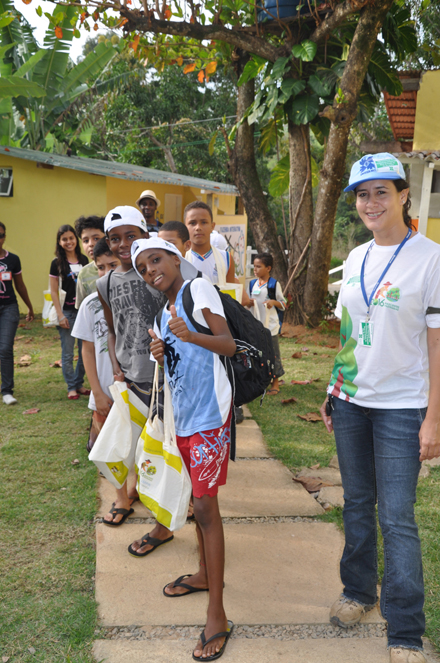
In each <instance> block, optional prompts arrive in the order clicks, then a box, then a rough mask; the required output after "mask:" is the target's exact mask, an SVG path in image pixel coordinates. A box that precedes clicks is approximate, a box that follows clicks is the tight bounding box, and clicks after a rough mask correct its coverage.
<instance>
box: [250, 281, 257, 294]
mask: <svg viewBox="0 0 440 663" xmlns="http://www.w3.org/2000/svg"><path fill="white" fill-rule="evenodd" d="M256 282H257V279H251V280H250V281H249V295H250V296H251V297H252V290H253V289H254V285H255V284H256Z"/></svg>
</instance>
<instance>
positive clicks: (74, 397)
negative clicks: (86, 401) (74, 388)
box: [67, 394, 79, 401]
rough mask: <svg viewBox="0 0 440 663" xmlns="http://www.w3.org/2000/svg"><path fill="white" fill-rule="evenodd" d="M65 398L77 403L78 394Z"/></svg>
mask: <svg viewBox="0 0 440 663" xmlns="http://www.w3.org/2000/svg"><path fill="white" fill-rule="evenodd" d="M67 398H68V399H69V401H77V400H78V398H79V394H71V395H70V396H69V394H67Z"/></svg>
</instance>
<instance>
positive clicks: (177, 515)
mask: <svg viewBox="0 0 440 663" xmlns="http://www.w3.org/2000/svg"><path fill="white" fill-rule="evenodd" d="M157 387H158V368H157V367H156V373H155V380H154V387H153V393H155V395H156V402H157ZM153 402H154V398H153V397H152V398H151V408H150V413H152V412H153ZM156 410H158V408H156ZM136 471H137V474H138V482H137V490H138V493H139V498H140V500H141V502H142V503H143V504H145V506H146V507H147V509H149V510H150V511H151V512H152V513H153V514H154V515H155V517H156V519H157V521H158V522H159V523H160V524H161V525H164V526H165V527H167V528H168V529H169V530H171V531H175V530H178V529H180V528H181V527H183V525H184V524H185V523H186V517H187V515H188V505H189V500H190V497H191V492H192V485H191V479H190V476H189V474H188V470H187V469H186V465H185V463H184V461H183V460H182V457H181V455H180V451H179V448H178V446H177V444H176V433H175V430H174V417H173V410H172V403H171V393H170V390H169V387H168V383H167V381H166V380H165V381H164V421H163V422H162V421H160V419H159V417H158V415H157V414H156V415H155V416H154V418H153V419H148V421H147V423H146V425H145V428H144V430H143V431H142V434H141V437H140V438H139V443H138V448H137V452H136Z"/></svg>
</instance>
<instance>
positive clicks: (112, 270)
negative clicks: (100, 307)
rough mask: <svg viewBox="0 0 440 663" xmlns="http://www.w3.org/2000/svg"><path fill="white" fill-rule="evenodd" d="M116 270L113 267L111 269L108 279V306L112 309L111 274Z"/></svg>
mask: <svg viewBox="0 0 440 663" xmlns="http://www.w3.org/2000/svg"><path fill="white" fill-rule="evenodd" d="M114 271H115V270H114V269H111V270H110V271H109V273H108V279H107V301H108V307H109V309H110V310H111V309H112V307H111V306H110V278H111V275H112V274H113V272H114Z"/></svg>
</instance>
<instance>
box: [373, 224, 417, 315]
mask: <svg viewBox="0 0 440 663" xmlns="http://www.w3.org/2000/svg"><path fill="white" fill-rule="evenodd" d="M411 233H412V230H411V228H409V230H408V232H407V234H406V237H405V238H404V239H403V240H402V242H401V243H400V244H399V246H398V247H397V249H396V250H395V251H394V254H393V255H392V257H391V259H390V261H389V263H388V265H387V266H386V267H385V269H384V270H383V272H382V274H381V275H380V277H379V280H378V281H377V283H376V285H375V286H374V288H373V290H372V291H371V295H370V297H369V298H368V297H367V291H366V290H365V279H364V276H365V265H366V262H367V258H368V256H369V254H370V251H371V249H372V248H373V246H374V239H373V241H372V242H371V244H370V246H369V247H368V251H367V253H366V254H365V258H364V261H363V263H362V268H361V288H362V294H363V296H364V300H365V303H366V305H367V306H368V310H367V321H368V320H369V319H370V306H371V302H372V301H373V297H374V293H375V292H376V291H377V289H378V287H379V286H380V284H381V282H382V279H383V278H384V276H385V274H386V273H387V272H388V270H389V268H390V267H391V265H392V264H393V262H394V261H395V259H396V258H397V256H398V255H399V253H400V251H401V250H402V249H403V247H404V246H405V244H406V243H407V241H408V240H409V238H410V237H411Z"/></svg>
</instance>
